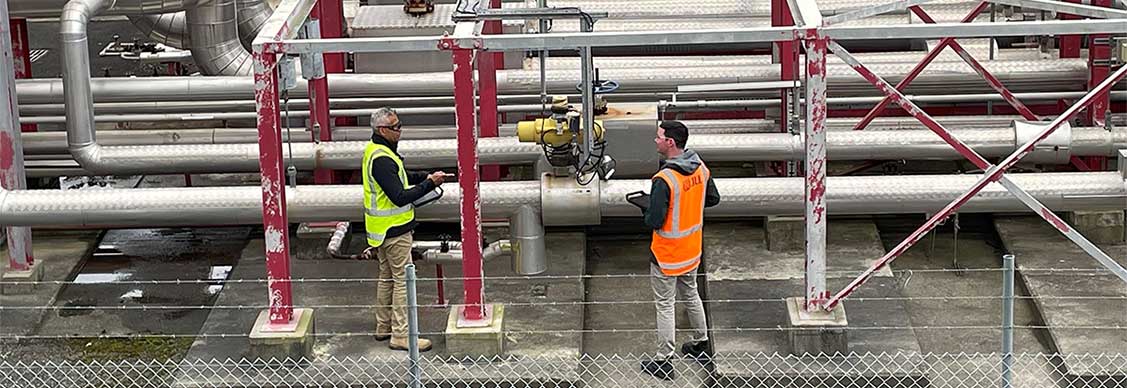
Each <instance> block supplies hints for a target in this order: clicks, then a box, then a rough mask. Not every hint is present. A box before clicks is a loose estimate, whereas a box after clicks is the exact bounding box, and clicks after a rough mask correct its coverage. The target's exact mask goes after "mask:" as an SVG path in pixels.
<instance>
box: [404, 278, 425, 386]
mask: <svg viewBox="0 0 1127 388" xmlns="http://www.w3.org/2000/svg"><path fill="white" fill-rule="evenodd" d="M406 269H407V350H408V357H409V358H410V363H411V365H410V368H411V370H410V373H411V385H410V387H411V388H420V387H422V386H423V385H422V378H423V377H422V374H421V373H420V371H419V303H418V301H419V296H418V292H417V291H416V290H415V288H416V282H415V265H414V264H407V267H406Z"/></svg>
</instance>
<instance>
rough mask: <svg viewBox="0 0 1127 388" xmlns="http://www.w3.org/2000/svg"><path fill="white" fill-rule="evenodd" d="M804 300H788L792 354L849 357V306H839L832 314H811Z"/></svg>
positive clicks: (823, 312)
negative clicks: (846, 316) (846, 315)
mask: <svg viewBox="0 0 1127 388" xmlns="http://www.w3.org/2000/svg"><path fill="white" fill-rule="evenodd" d="M803 306H804V302H803V298H802V297H792V298H787V313H788V316H789V317H790V322H789V323H790V330H789V331H788V333H789V337H790V343H791V352H793V354H795V355H800V356H801V355H806V354H812V355H819V354H837V353H841V354H845V353H848V352H849V338H848V332H847V331H846V330H845V328H846V327H847V326H849V321H848V320H846V318H845V306H844V305H842V304H839V305H838V306H837V308H835V309H833V310H832V311H816V312H807V311H806V309H805V308H804V307H803Z"/></svg>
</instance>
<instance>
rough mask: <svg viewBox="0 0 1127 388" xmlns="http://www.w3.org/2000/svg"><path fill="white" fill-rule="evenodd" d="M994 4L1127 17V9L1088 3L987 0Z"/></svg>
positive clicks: (1046, 0) (1089, 14)
mask: <svg viewBox="0 0 1127 388" xmlns="http://www.w3.org/2000/svg"><path fill="white" fill-rule="evenodd" d="M987 1H989V2H991V3H994V4H1004V5H1012V6H1015V7H1021V8H1032V9H1037V10H1042V11H1052V12H1056V13H1058V14H1068V15H1076V16H1086V17H1090V18H1097V19H1117V18H1118V19H1122V18H1127V11H1125V10H1121V9H1115V8H1109V7H1101V6H1093V5H1087V4H1076V3H1067V2H1063V1H1054V0H987Z"/></svg>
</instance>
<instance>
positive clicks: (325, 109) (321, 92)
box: [302, 0, 339, 185]
mask: <svg viewBox="0 0 1127 388" xmlns="http://www.w3.org/2000/svg"><path fill="white" fill-rule="evenodd" d="M333 2H339V0H318V1H317V5H316V6H314V7H313V10H312V11H311V12H310V14H309V20H310V22H314V23H318V24H320V28H318V29H317V30H318V31H311V30H310V29H306V30H307V31H308V33H309V35H313V34H317V35H318V36H316V37H314V36H310V38H320V37H322V36H320V33H321V31H323V30H324V29H325V27H324V23H323V22H324V20H322V19H321V14H322V12H323V11H324V8H325V5H327V4H329V3H333ZM334 54H339V53H334ZM314 55H321V56H322V58H323V61H326V60H327V59H328V56H329V55H330V54H314ZM306 66H307V64H304V63H303V64H302V67H303V68H305V67H306ZM310 67H312V66H310ZM314 73H315V74H313V75H312V77H311V78H310V79H309V87H308V93H309V101H310V105H309V122H310V123H313V124H316V125H317V126H320V127H321V131H320V134H317V133H316V132H313V133H311V136H314V137H316V138H314V139H313V140H314V141H317V140H320V141H332V140H333V125H332V124H333V123H332V120H331V119H330V116H329V79H328V78H327V77H326V74H325V67H324V64H323V65H322V66H321V67H320V68H318V69H315V70H314ZM310 127H312V125H311V126H310ZM334 175H335V174H334V172H333V170H330V169H326V168H318V169H315V170H313V181H314V182H315V183H317V184H319V185H327V184H332V183H335V179H334Z"/></svg>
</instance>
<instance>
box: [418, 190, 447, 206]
mask: <svg viewBox="0 0 1127 388" xmlns="http://www.w3.org/2000/svg"><path fill="white" fill-rule="evenodd" d="M442 194H443V191H442V186H435V188H434V190H431V191H430V192H429V193H426V194H424V195H423V196H422V197H420V198H419V199H416V200H415V202H411V206H414V207H415V208H416V209H417V208H420V207H423V206H426V205H427V204H429V203H431V202H434V201H437V200H438V199H439V198H442Z"/></svg>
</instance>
